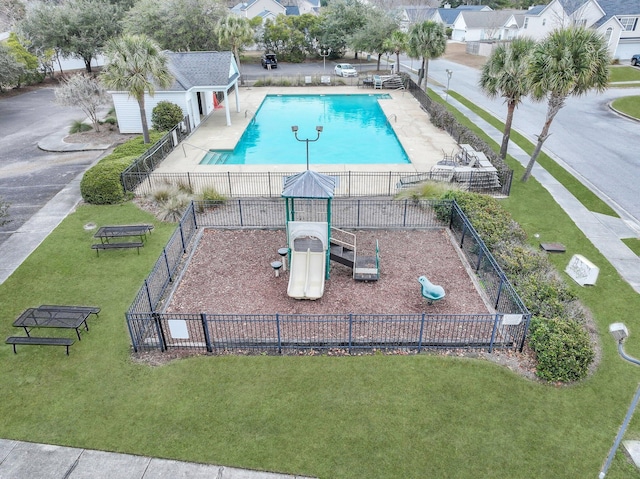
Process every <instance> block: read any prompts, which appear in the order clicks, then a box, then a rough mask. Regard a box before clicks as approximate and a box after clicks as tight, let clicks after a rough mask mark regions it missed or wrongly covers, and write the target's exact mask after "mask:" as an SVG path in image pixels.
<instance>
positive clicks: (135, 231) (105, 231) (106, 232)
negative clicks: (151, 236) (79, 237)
mask: <svg viewBox="0 0 640 479" xmlns="http://www.w3.org/2000/svg"><path fill="white" fill-rule="evenodd" d="M152 229H153V225H145V224H142V225H113V226H102V227H100V228H99V229H98V231H96V233H95V234H94V235H93V237H94V238H99V239H100V242H101V243H103V244H104V243H109V240H110V239H113V238H127V237H132V236H138V237H139V238H140V241H141V242H142V241H144V240H145V239H146V238H147V233H151V230H152Z"/></svg>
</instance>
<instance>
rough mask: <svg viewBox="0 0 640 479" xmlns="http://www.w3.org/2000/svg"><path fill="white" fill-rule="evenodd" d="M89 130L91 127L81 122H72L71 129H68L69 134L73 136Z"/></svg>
mask: <svg viewBox="0 0 640 479" xmlns="http://www.w3.org/2000/svg"><path fill="white" fill-rule="evenodd" d="M90 130H93V127H92V126H91V125H87V124H86V123H83V122H82V120H73V123H71V127H70V128H69V134H70V135H74V134H76V133H82V132H83V131H90Z"/></svg>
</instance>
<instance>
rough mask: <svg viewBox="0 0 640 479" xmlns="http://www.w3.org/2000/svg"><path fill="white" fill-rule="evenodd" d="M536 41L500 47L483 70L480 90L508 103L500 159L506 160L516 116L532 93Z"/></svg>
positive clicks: (528, 40) (516, 41) (513, 43)
mask: <svg viewBox="0 0 640 479" xmlns="http://www.w3.org/2000/svg"><path fill="white" fill-rule="evenodd" d="M534 46H535V41H534V40H532V39H530V38H526V37H522V38H516V39H514V40H512V41H511V42H510V43H503V44H500V45H498V46H497V47H496V48H495V49H494V50H493V52H491V55H490V56H489V59H488V60H487V62H486V63H485V64H484V66H483V67H482V73H481V74H480V88H482V90H483V91H484V92H485V93H486V94H487V95H488V96H489V97H490V98H496V97H498V96H500V97H503V98H504V101H505V103H506V104H507V119H506V121H505V123H504V132H503V134H502V145H501V146H500V158H502V159H503V160H504V159H505V158H506V157H507V148H508V147H509V137H510V136H511V125H512V123H513V113H514V111H515V109H516V108H517V107H518V105H519V104H520V103H522V100H523V98H524V97H526V96H527V95H528V94H529V82H528V76H527V68H528V63H529V59H530V55H531V50H532V49H533V47H534Z"/></svg>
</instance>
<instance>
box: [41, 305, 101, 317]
mask: <svg viewBox="0 0 640 479" xmlns="http://www.w3.org/2000/svg"><path fill="white" fill-rule="evenodd" d="M38 309H39V310H40V311H47V312H62V313H66V312H69V313H88V314H95V315H96V316H98V313H99V312H100V308H99V307H97V306H61V305H53V304H42V305H40V306H38Z"/></svg>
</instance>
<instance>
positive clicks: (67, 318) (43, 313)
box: [13, 307, 92, 340]
mask: <svg viewBox="0 0 640 479" xmlns="http://www.w3.org/2000/svg"><path fill="white" fill-rule="evenodd" d="M90 314H92V312H91V311H89V310H80V309H67V310H65V309H53V308H46V307H45V308H44V309H41V308H29V309H26V310H24V311H23V312H22V314H21V315H20V316H18V318H17V319H16V320H15V321H14V322H13V326H15V327H17V328H24V331H25V332H26V333H27V337H30V334H29V333H30V331H31V330H32V329H34V328H62V329H75V330H76V334H77V335H78V340H80V339H82V338H80V328H81V327H82V325H84V327H85V329H86V330H87V331H89V325H88V324H87V318H88V317H89V315H90Z"/></svg>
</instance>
